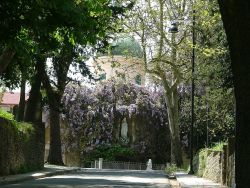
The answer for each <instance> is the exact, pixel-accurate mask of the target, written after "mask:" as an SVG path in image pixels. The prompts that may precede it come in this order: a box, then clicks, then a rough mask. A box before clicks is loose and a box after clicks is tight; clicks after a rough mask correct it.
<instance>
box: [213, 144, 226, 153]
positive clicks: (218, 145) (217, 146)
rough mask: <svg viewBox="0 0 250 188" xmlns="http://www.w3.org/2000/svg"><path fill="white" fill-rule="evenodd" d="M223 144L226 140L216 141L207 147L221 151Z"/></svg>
mask: <svg viewBox="0 0 250 188" xmlns="http://www.w3.org/2000/svg"><path fill="white" fill-rule="evenodd" d="M225 144H226V142H217V143H215V144H214V145H213V146H212V147H210V148H209V149H211V150H213V151H223V145H225Z"/></svg>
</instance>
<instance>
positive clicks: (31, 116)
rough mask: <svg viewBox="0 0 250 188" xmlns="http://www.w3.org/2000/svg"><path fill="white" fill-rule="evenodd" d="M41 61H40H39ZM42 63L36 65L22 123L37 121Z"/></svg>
mask: <svg viewBox="0 0 250 188" xmlns="http://www.w3.org/2000/svg"><path fill="white" fill-rule="evenodd" d="M41 61H42V60H41ZM42 63H43V62H40V61H39V62H37V63H36V66H35V68H36V74H35V76H34V78H33V82H32V83H31V90H30V94H29V99H28V102H27V107H26V110H25V116H24V121H26V122H35V120H36V119H39V116H40V111H41V105H40V103H41V97H40V95H41V93H40V88H41V82H42V74H41V64H42Z"/></svg>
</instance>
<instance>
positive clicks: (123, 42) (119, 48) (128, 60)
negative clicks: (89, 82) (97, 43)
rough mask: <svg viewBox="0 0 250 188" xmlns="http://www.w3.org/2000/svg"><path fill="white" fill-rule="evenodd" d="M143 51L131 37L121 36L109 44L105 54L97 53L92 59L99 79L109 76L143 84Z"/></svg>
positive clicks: (106, 78) (109, 77) (105, 78)
mask: <svg viewBox="0 0 250 188" xmlns="http://www.w3.org/2000/svg"><path fill="white" fill-rule="evenodd" d="M142 57H143V53H142V49H141V47H140V45H139V43H138V42H137V41H136V40H135V39H134V38H133V37H128V36H126V37H122V38H119V39H117V40H116V41H115V42H113V43H112V44H111V48H110V49H109V51H108V52H107V53H106V54H99V56H98V57H97V58H96V59H95V61H94V63H93V64H94V68H95V73H96V74H97V78H99V80H101V81H102V80H108V79H111V78H114V79H118V80H122V81H124V82H127V83H134V84H137V85H142V86H144V85H145V69H144V62H143V59H142Z"/></svg>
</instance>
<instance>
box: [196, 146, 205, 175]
mask: <svg viewBox="0 0 250 188" xmlns="http://www.w3.org/2000/svg"><path fill="white" fill-rule="evenodd" d="M198 161H199V167H198V172H197V175H198V176H200V177H202V176H203V173H204V170H205V168H206V161H207V149H201V150H200V151H199V153H198Z"/></svg>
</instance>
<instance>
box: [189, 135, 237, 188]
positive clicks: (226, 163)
mask: <svg viewBox="0 0 250 188" xmlns="http://www.w3.org/2000/svg"><path fill="white" fill-rule="evenodd" d="M193 164H194V171H195V173H196V174H197V175H198V176H201V177H204V178H207V179H210V180H213V181H215V182H218V183H221V184H223V185H227V186H229V187H235V153H234V139H233V140H232V139H229V141H228V144H227V145H224V146H223V150H222V151H214V150H209V149H204V150H201V151H200V152H199V153H198V154H197V155H196V156H195V157H194V162H193Z"/></svg>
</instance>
